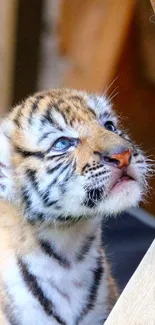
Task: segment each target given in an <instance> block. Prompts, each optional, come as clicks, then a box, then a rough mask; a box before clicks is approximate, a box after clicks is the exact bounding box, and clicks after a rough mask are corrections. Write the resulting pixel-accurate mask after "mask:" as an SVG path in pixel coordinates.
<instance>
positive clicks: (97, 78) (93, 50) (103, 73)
mask: <svg viewBox="0 0 155 325" xmlns="http://www.w3.org/2000/svg"><path fill="white" fill-rule="evenodd" d="M91 2H92V1H91ZM103 2H104V5H105V3H106V6H105V10H103V9H102V10H101V12H100V15H101V13H102V19H101V18H100V22H101V24H100V29H99V33H98V35H96V40H95V43H94V42H90V40H89V39H88V38H87V37H86V36H87V35H88V33H89V29H91V30H92V31H93V26H94V21H95V17H96V15H95V14H94V16H93V15H92V10H91V8H90V16H91V19H88V18H89V17H88V14H87V19H85V17H83V18H82V17H81V20H82V23H81V21H80V24H79V32H77V36H78V37H74V42H75V44H73V48H74V55H73V56H72V62H73V68H72V70H71V71H70V72H69V73H68V75H67V76H66V79H65V82H64V84H65V86H69V87H74V88H84V89H87V90H90V91H102V90H103V89H104V88H105V87H106V86H107V85H108V84H109V83H110V82H111V79H112V78H113V76H114V74H115V70H116V67H117V63H118V60H119V58H120V54H121V52H122V47H123V44H124V41H125V38H126V36H127V32H128V27H129V25H130V21H131V18H132V17H133V12H134V6H135V0H126V1H124V0H108V1H102V3H103ZM98 3H99V1H97V2H96V0H94V6H95V4H98ZM100 5H101V1H100ZM94 12H95V10H94ZM85 15H86V14H85ZM88 21H89V24H88ZM81 26H82V29H81ZM85 27H86V28H85ZM82 30H83V31H82ZM81 44H82V46H81ZM87 48H88V50H87ZM77 53H78V54H77ZM89 54H91V55H89ZM86 55H87V56H88V58H87V57H86ZM74 57H75V60H74ZM83 57H84V58H83ZM80 62H81V64H80ZM83 62H85V63H86V64H85V65H84V64H83Z"/></svg>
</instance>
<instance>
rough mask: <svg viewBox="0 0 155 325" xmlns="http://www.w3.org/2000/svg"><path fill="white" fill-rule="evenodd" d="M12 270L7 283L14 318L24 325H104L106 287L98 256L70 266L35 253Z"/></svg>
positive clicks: (41, 253)
mask: <svg viewBox="0 0 155 325" xmlns="http://www.w3.org/2000/svg"><path fill="white" fill-rule="evenodd" d="M59 257H60V256H59ZM12 270H13V272H11V274H10V272H9V271H8V272H6V274H5V280H6V282H7V285H8V286H9V288H10V289H9V293H10V296H11V297H13V298H12V299H13V306H14V307H13V308H15V318H20V319H21V324H22V325H30V324H33V325H35V324H36V325H42V324H46V325H54V324H62V325H78V324H80V325H81V324H87V323H88V324H102V323H103V319H104V317H106V315H107V311H106V309H107V308H106V305H107V283H106V274H105V270H103V265H102V264H101V260H100V256H98V255H97V252H95V251H92V254H89V255H88V256H87V257H85V259H84V260H81V261H80V260H79V261H76V262H75V261H72V262H71V261H70V262H69V261H68V260H67V259H66V260H65V259H64V260H63V258H62V260H59V259H58V256H49V255H48V254H45V253H44V252H42V251H36V252H33V254H32V253H31V254H30V255H28V256H26V257H25V258H24V259H21V260H19V261H18V264H14V265H12ZM94 320H95V323H94Z"/></svg>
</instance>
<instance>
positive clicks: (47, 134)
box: [38, 131, 52, 143]
mask: <svg viewBox="0 0 155 325" xmlns="http://www.w3.org/2000/svg"><path fill="white" fill-rule="evenodd" d="M50 134H52V132H51V131H50V132H46V133H44V134H43V135H42V136H41V137H40V139H39V141H38V142H39V143H40V142H42V141H43V140H45V139H47V138H48V136H49V135H50Z"/></svg>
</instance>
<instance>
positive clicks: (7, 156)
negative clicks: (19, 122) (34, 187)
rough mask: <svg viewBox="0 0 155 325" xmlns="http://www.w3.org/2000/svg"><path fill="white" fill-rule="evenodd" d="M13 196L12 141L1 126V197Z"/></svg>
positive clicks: (9, 198) (7, 198) (6, 198)
mask: <svg viewBox="0 0 155 325" xmlns="http://www.w3.org/2000/svg"><path fill="white" fill-rule="evenodd" d="M11 198H13V177H12V166H11V143H10V139H9V137H8V136H7V135H6V134H5V131H4V130H3V127H2V126H0V199H5V200H11Z"/></svg>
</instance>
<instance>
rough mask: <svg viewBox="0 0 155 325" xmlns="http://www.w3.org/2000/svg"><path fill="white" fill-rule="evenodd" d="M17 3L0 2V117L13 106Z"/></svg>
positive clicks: (6, 0) (15, 1)
mask: <svg viewBox="0 0 155 325" xmlns="http://www.w3.org/2000/svg"><path fill="white" fill-rule="evenodd" d="M17 3H18V0H11V1H10V0H1V1H0V31H1V37H0V115H2V114H3V113H4V112H5V111H6V110H7V109H8V106H9V105H10V104H11V95H12V76H13V66H14V50H15V41H16V37H15V31H16V12H17Z"/></svg>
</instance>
